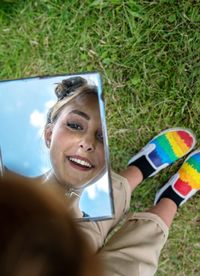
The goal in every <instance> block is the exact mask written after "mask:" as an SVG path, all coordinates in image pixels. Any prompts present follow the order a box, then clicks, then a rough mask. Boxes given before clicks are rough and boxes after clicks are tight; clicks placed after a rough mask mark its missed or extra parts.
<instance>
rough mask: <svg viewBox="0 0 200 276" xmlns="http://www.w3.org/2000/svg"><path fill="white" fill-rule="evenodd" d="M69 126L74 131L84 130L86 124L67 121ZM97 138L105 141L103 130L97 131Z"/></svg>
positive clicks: (101, 141)
mask: <svg viewBox="0 0 200 276" xmlns="http://www.w3.org/2000/svg"><path fill="white" fill-rule="evenodd" d="M66 125H67V127H68V128H70V129H71V130H72V131H84V126H83V125H81V124H80V123H77V122H67V123H66ZM96 139H97V140H98V141H99V142H100V143H103V133H102V132H101V131H99V132H97V133H96Z"/></svg>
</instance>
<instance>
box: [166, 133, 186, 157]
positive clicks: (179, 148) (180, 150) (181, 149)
mask: <svg viewBox="0 0 200 276" xmlns="http://www.w3.org/2000/svg"><path fill="white" fill-rule="evenodd" d="M166 136H167V139H168V140H169V142H170V144H171V146H172V148H173V151H174V153H175V155H176V156H177V157H178V158H180V157H182V156H183V155H184V154H185V153H186V152H187V151H188V149H189V147H188V146H187V145H186V144H185V143H184V141H183V140H182V139H181V137H180V136H179V135H178V133H176V132H168V133H166Z"/></svg>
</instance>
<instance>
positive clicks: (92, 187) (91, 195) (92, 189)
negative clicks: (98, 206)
mask: <svg viewBox="0 0 200 276" xmlns="http://www.w3.org/2000/svg"><path fill="white" fill-rule="evenodd" d="M85 190H86V192H87V194H88V197H89V198H90V199H92V200H94V199H95V198H96V196H97V195H96V187H95V185H90V186H88V187H87V188H86V189H85Z"/></svg>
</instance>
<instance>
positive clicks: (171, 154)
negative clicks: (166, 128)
mask: <svg viewBox="0 0 200 276" xmlns="http://www.w3.org/2000/svg"><path fill="white" fill-rule="evenodd" d="M157 141H158V144H159V145H160V146H161V147H162V149H163V150H164V151H165V152H166V154H167V155H168V156H169V158H170V159H171V161H172V162H173V161H175V160H177V159H178V157H177V156H176V155H175V153H174V151H173V149H172V146H171V144H170V142H169V140H168V139H167V137H166V135H162V136H160V137H158V138H157Z"/></svg>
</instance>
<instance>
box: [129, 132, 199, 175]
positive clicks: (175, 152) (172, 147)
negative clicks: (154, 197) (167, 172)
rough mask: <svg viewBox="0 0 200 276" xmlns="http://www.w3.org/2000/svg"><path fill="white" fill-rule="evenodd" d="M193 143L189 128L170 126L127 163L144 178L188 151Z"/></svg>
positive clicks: (194, 140)
mask: <svg viewBox="0 0 200 276" xmlns="http://www.w3.org/2000/svg"><path fill="white" fill-rule="evenodd" d="M195 144H196V139H195V137H194V134H193V133H192V132H191V131H190V130H188V129H184V128H170V129H167V130H165V131H163V132H161V133H160V134H158V135H157V136H155V137H154V138H153V139H152V140H151V141H150V142H149V143H148V144H147V145H146V146H145V147H144V148H143V149H142V150H141V151H140V152H139V153H138V154H136V155H134V156H133V157H132V158H131V159H130V160H129V162H128V165H129V166H131V165H133V166H136V167H138V168H139V169H140V170H141V172H142V174H143V178H144V179H145V178H147V177H151V176H153V175H155V174H157V173H158V172H159V171H160V170H162V169H163V168H166V167H167V166H169V165H170V164H172V163H174V162H175V161H176V160H178V159H179V158H181V157H183V156H184V155H186V154H187V153H189V152H190V151H191V150H192V149H193V148H194V146H195Z"/></svg>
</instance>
